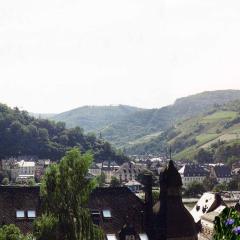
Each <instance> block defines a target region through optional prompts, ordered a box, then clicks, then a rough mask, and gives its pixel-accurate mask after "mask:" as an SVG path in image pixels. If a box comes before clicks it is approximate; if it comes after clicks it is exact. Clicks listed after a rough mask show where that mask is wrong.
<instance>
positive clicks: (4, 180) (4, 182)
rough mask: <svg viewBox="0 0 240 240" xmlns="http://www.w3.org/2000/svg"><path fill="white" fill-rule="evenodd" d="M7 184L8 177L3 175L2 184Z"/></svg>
mask: <svg viewBox="0 0 240 240" xmlns="http://www.w3.org/2000/svg"><path fill="white" fill-rule="evenodd" d="M8 184H9V179H8V178H7V177H5V178H4V179H3V180H2V185H8Z"/></svg>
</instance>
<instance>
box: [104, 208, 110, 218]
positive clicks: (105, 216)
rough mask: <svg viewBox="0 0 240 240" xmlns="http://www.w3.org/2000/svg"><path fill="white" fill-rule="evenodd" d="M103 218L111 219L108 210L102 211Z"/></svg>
mask: <svg viewBox="0 0 240 240" xmlns="http://www.w3.org/2000/svg"><path fill="white" fill-rule="evenodd" d="M103 217H104V218H111V217H112V214H111V211H110V210H106V209H105V210H103Z"/></svg>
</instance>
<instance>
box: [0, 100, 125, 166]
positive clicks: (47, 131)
mask: <svg viewBox="0 0 240 240" xmlns="http://www.w3.org/2000/svg"><path fill="white" fill-rule="evenodd" d="M72 147H79V148H80V149H81V151H82V152H86V151H91V152H92V153H93V155H94V159H95V161H97V162H102V161H106V160H114V161H116V162H118V163H122V162H124V161H125V160H127V157H126V156H124V155H123V154H122V153H121V152H120V151H115V150H114V149H113V148H112V147H111V145H110V144H109V143H108V142H106V141H104V140H102V139H97V138H96V137H95V136H94V135H86V134H84V133H83V130H82V129H81V128H80V127H76V128H68V129H67V128H66V127H65V124H64V123H63V122H54V121H50V120H46V119H37V118H34V117H32V116H30V115H29V114H28V113H27V112H26V111H20V110H19V109H18V108H14V109H12V108H9V107H8V106H6V105H3V104H0V159H2V158H9V157H18V156H22V155H31V156H37V157H39V158H50V159H51V160H60V159H61V158H62V157H63V156H64V155H65V152H66V151H68V150H69V149H71V148H72Z"/></svg>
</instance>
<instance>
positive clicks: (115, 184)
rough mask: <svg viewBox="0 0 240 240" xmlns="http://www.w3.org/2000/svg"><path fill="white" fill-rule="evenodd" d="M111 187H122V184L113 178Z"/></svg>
mask: <svg viewBox="0 0 240 240" xmlns="http://www.w3.org/2000/svg"><path fill="white" fill-rule="evenodd" d="M110 186H111V187H120V186H121V183H120V181H119V180H118V179H117V178H116V177H112V179H111V182H110Z"/></svg>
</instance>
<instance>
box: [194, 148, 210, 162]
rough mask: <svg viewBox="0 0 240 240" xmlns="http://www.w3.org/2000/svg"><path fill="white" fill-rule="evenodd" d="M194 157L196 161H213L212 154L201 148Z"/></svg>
mask: <svg viewBox="0 0 240 240" xmlns="http://www.w3.org/2000/svg"><path fill="white" fill-rule="evenodd" d="M195 159H196V161H197V162H198V163H200V164H204V163H212V162H213V154H212V153H210V152H209V151H206V150H205V149H203V148H201V149H200V150H199V151H198V153H197V154H196V155H195Z"/></svg>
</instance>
